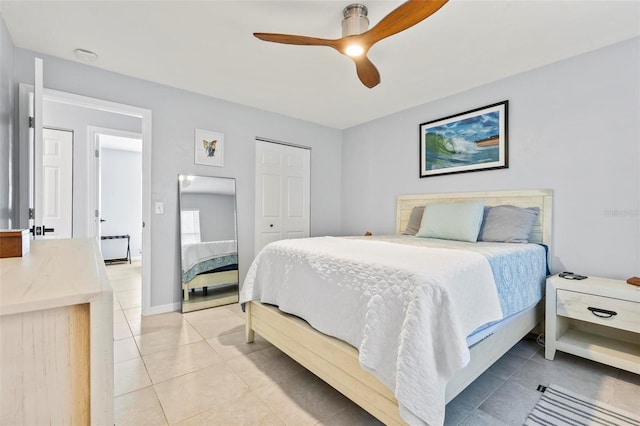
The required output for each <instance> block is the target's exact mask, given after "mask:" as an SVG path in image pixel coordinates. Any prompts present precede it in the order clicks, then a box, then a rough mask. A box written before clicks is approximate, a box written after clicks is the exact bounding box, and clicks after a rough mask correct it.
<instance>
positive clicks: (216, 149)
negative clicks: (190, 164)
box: [194, 129, 224, 167]
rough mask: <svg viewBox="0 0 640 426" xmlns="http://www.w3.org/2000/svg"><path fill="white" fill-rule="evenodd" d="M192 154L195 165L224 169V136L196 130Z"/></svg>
mask: <svg viewBox="0 0 640 426" xmlns="http://www.w3.org/2000/svg"><path fill="white" fill-rule="evenodd" d="M194 154H195V163H196V164H202V165H205V166H215V167H224V134H222V133H219V132H212V131H210V130H202V129H196V131H195V138H194Z"/></svg>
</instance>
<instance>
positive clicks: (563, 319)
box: [544, 275, 640, 374]
mask: <svg viewBox="0 0 640 426" xmlns="http://www.w3.org/2000/svg"><path fill="white" fill-rule="evenodd" d="M546 298H547V299H546V316H545V320H546V326H545V352H544V355H545V358H546V359H553V358H554V356H555V353H556V350H558V351H563V352H567V353H570V354H573V355H577V356H581V357H583V358H588V359H591V360H593V361H597V362H601V363H603V364H608V365H611V366H613V367H617V368H621V369H623V370H628V371H631V372H633V373H636V374H640V287H636V286H633V285H630V284H627V283H626V282H624V281H622V280H611V279H606V278H597V277H589V278H587V279H585V280H567V279H564V278H560V277H559V276H557V275H554V276H552V277H550V278H548V279H547V295H546Z"/></svg>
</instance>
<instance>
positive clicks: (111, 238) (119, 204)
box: [89, 127, 142, 302]
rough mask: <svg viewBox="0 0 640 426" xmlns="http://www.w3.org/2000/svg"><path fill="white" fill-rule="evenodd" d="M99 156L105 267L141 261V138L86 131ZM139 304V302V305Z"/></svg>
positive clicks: (100, 223)
mask: <svg viewBox="0 0 640 426" xmlns="http://www.w3.org/2000/svg"><path fill="white" fill-rule="evenodd" d="M89 134H90V137H91V135H93V137H91V140H93V141H95V145H96V149H97V152H98V153H99V155H98V156H97V157H96V161H97V169H98V175H99V179H98V203H99V207H98V218H99V220H98V221H96V224H97V226H98V229H97V232H96V235H98V236H99V237H100V243H101V244H100V245H101V249H102V257H103V258H104V260H105V263H107V264H112V263H118V262H128V263H129V264H131V263H132V261H140V259H141V256H142V136H141V135H140V134H138V133H131V132H123V131H120V130H115V129H98V128H93V127H90V128H89ZM139 302H140V301H139Z"/></svg>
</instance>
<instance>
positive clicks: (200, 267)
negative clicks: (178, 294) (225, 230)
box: [182, 240, 238, 302]
mask: <svg viewBox="0 0 640 426" xmlns="http://www.w3.org/2000/svg"><path fill="white" fill-rule="evenodd" d="M182 262H183V269H182V291H183V297H184V301H185V302H188V301H189V291H190V290H191V289H196V288H202V289H204V290H205V291H206V289H207V288H208V287H211V286H221V285H228V284H237V283H238V253H237V248H236V241H235V240H228V241H209V242H201V243H191V244H185V245H183V246H182Z"/></svg>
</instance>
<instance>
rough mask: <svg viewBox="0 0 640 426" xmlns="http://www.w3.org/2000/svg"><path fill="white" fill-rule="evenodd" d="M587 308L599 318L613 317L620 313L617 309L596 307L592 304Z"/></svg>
mask: <svg viewBox="0 0 640 426" xmlns="http://www.w3.org/2000/svg"><path fill="white" fill-rule="evenodd" d="M587 309H588V310H590V311H591V313H592V314H593V315H595V316H597V317H598V318H611V317H613V316H615V315H618V313H617V312H615V311H608V310H606V309H600V308H594V307H591V306H589V307H588V308H587Z"/></svg>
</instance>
